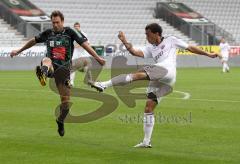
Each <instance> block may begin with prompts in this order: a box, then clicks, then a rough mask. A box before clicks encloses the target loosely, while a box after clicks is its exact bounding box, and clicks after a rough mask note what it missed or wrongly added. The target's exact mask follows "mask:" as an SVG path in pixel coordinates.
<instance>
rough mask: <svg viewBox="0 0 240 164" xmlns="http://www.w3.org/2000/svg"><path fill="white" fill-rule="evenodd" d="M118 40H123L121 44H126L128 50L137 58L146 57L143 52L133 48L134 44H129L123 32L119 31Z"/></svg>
mask: <svg viewBox="0 0 240 164" xmlns="http://www.w3.org/2000/svg"><path fill="white" fill-rule="evenodd" d="M118 38H119V39H120V40H121V42H122V43H123V44H124V46H125V47H126V49H127V50H128V51H129V52H130V53H131V54H132V55H133V56H137V57H142V58H143V57H144V54H143V52H142V51H141V50H138V49H135V48H133V46H132V44H131V43H129V42H128V41H127V39H126V37H125V34H124V33H123V32H122V31H119V34H118Z"/></svg>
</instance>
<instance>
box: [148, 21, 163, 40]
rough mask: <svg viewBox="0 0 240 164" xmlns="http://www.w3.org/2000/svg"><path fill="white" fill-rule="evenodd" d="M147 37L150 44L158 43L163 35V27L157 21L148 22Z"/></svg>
mask: <svg viewBox="0 0 240 164" xmlns="http://www.w3.org/2000/svg"><path fill="white" fill-rule="evenodd" d="M145 33H146V38H147V40H148V42H149V43H150V44H156V43H157V42H158V40H159V39H160V38H161V37H162V27H161V26H160V25H159V24H157V23H151V24H148V25H147V26H146V27H145Z"/></svg>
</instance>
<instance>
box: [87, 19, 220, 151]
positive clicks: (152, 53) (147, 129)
mask: <svg viewBox="0 0 240 164" xmlns="http://www.w3.org/2000/svg"><path fill="white" fill-rule="evenodd" d="M145 32H146V38H147V40H148V42H149V43H150V45H148V46H146V47H144V48H143V49H136V48H134V47H132V46H131V44H130V43H129V42H128V41H127V39H126V37H125V35H124V33H123V32H121V31H120V32H119V35H118V37H119V39H120V40H121V42H122V43H123V44H124V45H125V47H126V49H127V50H128V51H129V52H130V53H131V54H132V55H133V56H137V57H142V58H153V59H154V60H155V62H156V64H153V65H150V66H145V67H143V69H142V70H139V71H137V72H135V73H129V74H122V75H119V76H116V77H114V78H112V79H111V80H109V81H104V82H93V83H92V84H91V86H92V87H94V88H95V89H97V90H98V91H103V90H104V89H106V88H108V87H111V86H113V85H124V84H128V83H131V82H133V81H136V80H149V81H150V82H149V86H148V88H147V101H146V106H145V110H144V121H143V124H144V125H143V130H144V139H143V141H142V142H141V143H139V144H137V145H135V147H141V148H151V147H152V146H151V143H150V141H151V135H152V131H153V126H154V113H153V112H154V108H155V107H156V106H157V104H159V103H160V100H161V97H163V96H164V95H167V94H168V93H170V92H171V91H172V87H173V85H174V83H175V81H176V50H177V48H181V49H187V50H189V51H191V52H193V53H196V54H199V55H204V56H208V57H211V58H215V57H217V56H218V54H217V53H208V52H205V51H202V50H201V49H199V48H197V47H195V46H191V45H188V44H187V43H185V42H184V41H182V40H180V39H178V38H176V37H174V36H169V37H162V28H161V26H160V25H158V24H157V23H152V24H149V25H147V26H146V27H145Z"/></svg>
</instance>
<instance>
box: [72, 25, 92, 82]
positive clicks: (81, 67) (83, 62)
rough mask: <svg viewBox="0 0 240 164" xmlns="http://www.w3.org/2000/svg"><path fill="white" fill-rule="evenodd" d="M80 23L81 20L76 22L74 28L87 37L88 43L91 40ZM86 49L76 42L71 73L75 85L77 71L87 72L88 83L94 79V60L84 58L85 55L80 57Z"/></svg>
mask: <svg viewBox="0 0 240 164" xmlns="http://www.w3.org/2000/svg"><path fill="white" fill-rule="evenodd" d="M80 27H81V26H80V23H79V22H75V23H74V29H75V30H76V31H77V32H79V33H80V34H81V35H82V36H83V37H84V38H86V40H87V43H88V44H89V40H88V38H87V35H86V33H84V32H83V31H82V30H81V29H80ZM83 51H84V49H83V48H82V47H81V46H80V45H79V44H77V43H75V44H74V53H73V57H72V69H71V74H70V85H71V86H74V80H75V77H76V71H80V72H85V73H86V77H87V78H86V80H87V83H88V82H89V81H92V73H91V70H90V69H91V66H92V62H91V60H90V58H83V57H79V55H80V54H82V53H83Z"/></svg>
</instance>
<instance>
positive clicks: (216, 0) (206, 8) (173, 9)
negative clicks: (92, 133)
mask: <svg viewBox="0 0 240 164" xmlns="http://www.w3.org/2000/svg"><path fill="white" fill-rule="evenodd" d="M0 4H1V6H0V7H1V10H0V11H1V12H0V36H1V37H0V57H1V60H2V61H4V62H3V63H5V64H1V66H0V69H2V70H4V69H5V70H8V69H25V70H26V69H33V68H34V67H35V65H36V64H37V63H38V61H39V60H40V59H41V57H42V56H43V55H44V48H43V46H42V47H41V45H40V48H39V47H38V48H36V47H35V48H33V49H32V51H31V52H29V51H25V55H27V56H29V57H28V58H27V59H23V58H20V59H18V58H16V60H15V61H14V63H15V64H14V67H13V66H11V67H10V66H9V65H12V63H11V62H13V60H12V61H9V59H6V57H8V55H9V52H10V51H11V49H12V48H11V47H19V46H21V45H23V44H24V43H25V42H26V41H27V40H28V39H29V38H31V37H33V36H35V35H37V34H38V33H39V32H41V31H43V30H45V29H47V28H49V27H51V22H50V20H49V15H50V14H51V12H52V11H53V10H60V11H62V12H63V13H64V15H65V25H66V26H70V27H73V24H74V23H75V22H80V24H81V30H82V31H84V32H85V33H86V34H87V36H88V38H89V40H90V43H91V45H92V46H94V48H95V49H96V51H97V52H98V53H99V55H104V56H106V58H107V59H108V61H109V62H108V63H107V66H106V67H108V68H109V67H110V66H111V63H110V61H111V58H112V56H118V55H122V54H121V53H119V52H120V49H121V46H120V45H119V44H120V42H119V40H118V38H117V34H118V31H119V30H122V31H124V32H125V33H126V35H127V38H128V39H129V41H130V42H132V43H133V45H135V46H143V45H146V44H147V41H146V39H145V34H144V27H145V26H146V24H148V23H151V22H157V23H159V24H160V25H161V26H162V27H163V35H164V36H166V35H175V36H177V37H179V38H181V39H183V40H184V41H186V42H188V43H190V44H194V45H200V46H206V47H204V49H206V50H208V51H219V48H218V46H216V45H218V44H219V40H220V38H222V37H224V38H226V40H227V41H228V42H229V44H230V45H231V46H232V47H231V53H230V56H231V58H230V65H231V66H238V63H239V61H240V59H239V55H240V47H239V45H240V44H239V43H240V30H239V25H240V21H239V16H240V13H239V12H238V9H239V7H240V6H239V5H240V3H239V1H238V0H212V1H206V0H194V1H192V0H176V1H167V0H141V1H139V0H131V1H129V0H123V1H116V0H99V1H96V0H68V1H64V0H60V1H59V0H51V1H47V0H29V1H23V0H2V1H1V2H0ZM9 47H10V48H9ZM84 54H85V55H87V54H86V53H85V52H83V53H82V54H81V55H84ZM179 54H180V55H179V58H178V66H179V67H182V66H184V67H205V66H208V67H212V66H220V62H219V60H215V61H213V62H212V61H211V62H209V59H205V58H201V57H198V56H192V55H187V56H185V55H186V54H184V53H179ZM32 57H34V58H32ZM39 57H40V58H39ZM136 60H137V59H133V58H129V61H130V63H135V64H136ZM131 61H132V62H131ZM9 62H10V63H9ZM26 62H27V63H28V64H25V65H21V63H26ZM16 63H17V64H16Z"/></svg>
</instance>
